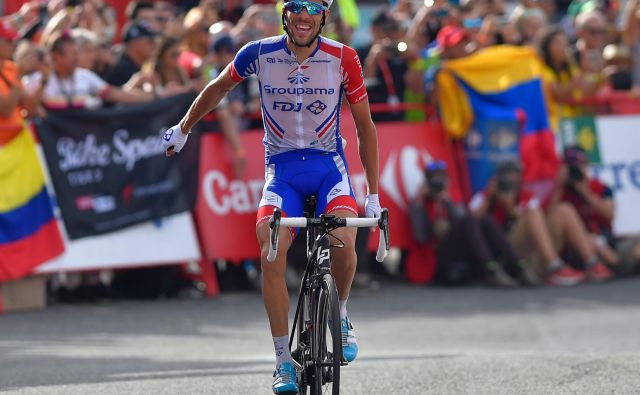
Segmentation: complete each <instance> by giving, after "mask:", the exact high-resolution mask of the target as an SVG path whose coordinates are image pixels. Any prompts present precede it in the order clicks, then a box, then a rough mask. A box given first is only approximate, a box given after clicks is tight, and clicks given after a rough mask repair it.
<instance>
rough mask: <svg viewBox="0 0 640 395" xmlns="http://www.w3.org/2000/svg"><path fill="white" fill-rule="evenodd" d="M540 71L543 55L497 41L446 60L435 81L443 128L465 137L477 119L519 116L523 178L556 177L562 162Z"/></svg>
mask: <svg viewBox="0 0 640 395" xmlns="http://www.w3.org/2000/svg"><path fill="white" fill-rule="evenodd" d="M542 73H543V64H542V62H541V60H540V59H539V58H538V56H537V55H536V53H535V51H534V50H533V49H531V48H527V47H516V46H508V45H499V46H493V47H488V48H486V49H483V50H481V51H478V52H476V53H475V54H473V55H470V56H467V57H465V58H460V59H455V60H449V61H446V62H444V63H443V65H442V69H441V71H440V72H439V73H438V75H437V77H436V78H437V79H436V81H437V94H438V100H439V105H440V111H441V116H442V121H443V124H444V127H445V129H446V130H447V132H448V133H449V134H450V135H451V136H452V137H456V138H461V137H463V136H464V135H465V134H466V132H467V131H468V130H469V128H470V127H471V126H472V125H474V124H476V123H478V121H488V120H497V121H509V120H515V121H518V123H519V124H520V125H521V135H520V148H519V149H520V156H521V158H522V163H523V167H524V175H523V176H524V180H525V181H538V180H547V179H552V178H555V175H556V171H557V169H558V164H559V162H558V158H557V155H556V151H555V142H554V136H553V133H552V132H551V129H550V127H549V119H548V114H547V103H546V100H545V96H544V90H543V83H542Z"/></svg>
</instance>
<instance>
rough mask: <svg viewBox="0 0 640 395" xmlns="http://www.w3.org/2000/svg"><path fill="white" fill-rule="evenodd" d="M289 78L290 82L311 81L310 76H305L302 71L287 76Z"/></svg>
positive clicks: (302, 82) (301, 82)
mask: <svg viewBox="0 0 640 395" xmlns="http://www.w3.org/2000/svg"><path fill="white" fill-rule="evenodd" d="M287 80H289V82H290V83H292V84H304V83H305V82H307V81H309V77H307V76H305V75H304V74H302V73H296V75H294V76H292V77H289V78H287Z"/></svg>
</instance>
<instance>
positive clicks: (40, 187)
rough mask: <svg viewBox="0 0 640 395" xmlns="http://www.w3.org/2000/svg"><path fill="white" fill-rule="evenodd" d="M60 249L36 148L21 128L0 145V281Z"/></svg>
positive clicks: (28, 269)
mask: <svg viewBox="0 0 640 395" xmlns="http://www.w3.org/2000/svg"><path fill="white" fill-rule="evenodd" d="M63 250H64V245H63V242H62V238H61V237H60V231H59V230H58V225H57V223H56V221H55V219H54V217H53V210H52V208H51V201H50V200H49V194H48V193H47V189H46V188H45V183H44V174H43V171H42V168H41V167H40V162H39V160H38V156H37V153H36V145H35V142H34V140H33V136H32V135H31V132H30V131H29V130H28V129H27V128H23V130H22V131H21V132H20V133H19V134H18V135H17V136H16V137H14V138H13V139H12V140H11V141H9V142H8V143H7V144H5V145H3V146H0V282H2V281H7V280H14V279H18V278H20V277H23V276H25V275H27V274H29V273H30V272H31V271H32V270H33V269H34V268H35V267H36V266H38V265H40V264H42V263H44V262H46V261H47V260H49V259H51V258H54V257H56V256H57V255H59V254H61V253H62V252H63Z"/></svg>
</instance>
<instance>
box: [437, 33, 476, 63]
mask: <svg viewBox="0 0 640 395" xmlns="http://www.w3.org/2000/svg"><path fill="white" fill-rule="evenodd" d="M437 42H438V47H439V48H440V51H441V52H440V53H441V55H440V56H441V57H442V60H451V59H458V58H463V57H465V56H467V55H469V54H470V53H471V52H472V50H473V46H472V45H471V40H470V38H469V35H468V34H467V32H466V31H465V30H464V29H463V28H461V27H458V26H453V25H447V26H445V27H443V28H442V29H440V32H439V33H438V37H437Z"/></svg>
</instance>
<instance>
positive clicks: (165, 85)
mask: <svg viewBox="0 0 640 395" xmlns="http://www.w3.org/2000/svg"><path fill="white" fill-rule="evenodd" d="M180 51H181V50H180V39H179V38H176V37H162V38H161V39H160V41H159V44H158V46H157V49H156V51H155V53H154V54H153V56H152V57H151V59H149V60H148V61H147V62H146V63H145V64H144V65H143V66H142V69H141V71H140V73H141V74H143V75H144V78H136V80H138V81H144V82H143V84H142V86H139V87H140V88H141V89H143V90H144V91H147V92H149V91H152V90H155V91H156V93H157V94H162V93H164V92H165V90H167V89H172V92H176V93H178V92H188V91H192V90H195V89H196V87H195V85H194V83H193V81H191V79H190V78H189V76H188V75H187V73H186V72H185V71H184V70H183V69H182V68H180V65H179V64H178V59H179V58H180ZM146 84H148V85H149V86H148V87H147V86H145V85H146Z"/></svg>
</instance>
